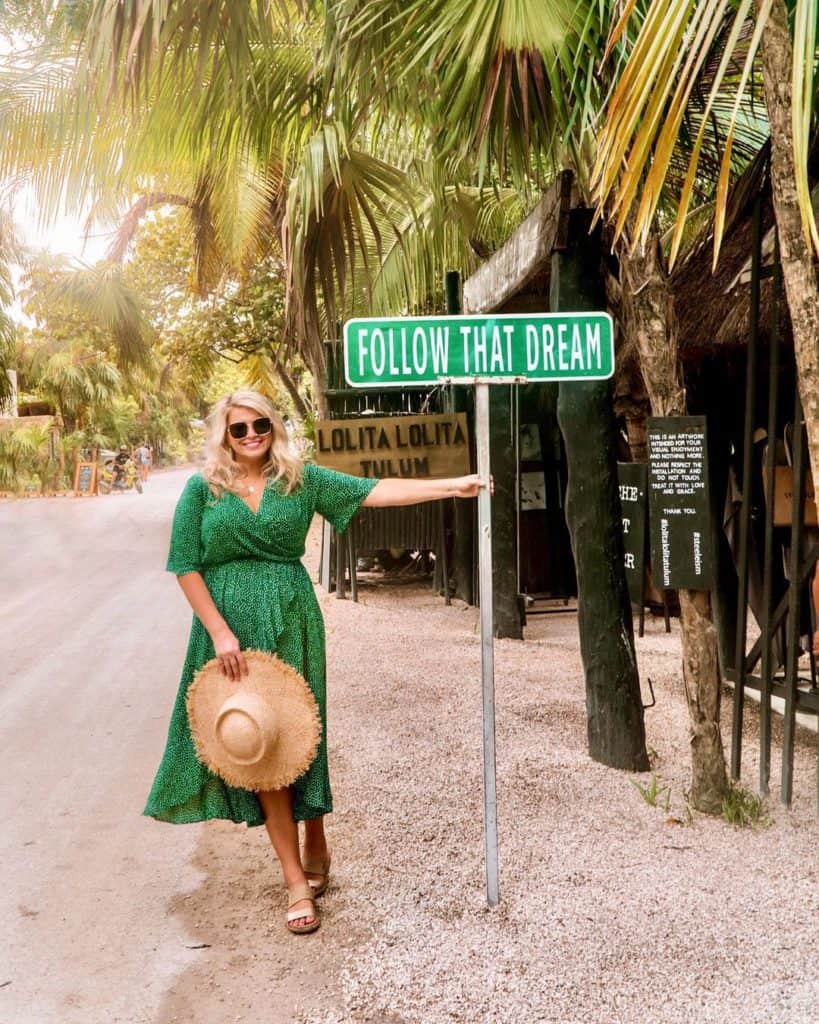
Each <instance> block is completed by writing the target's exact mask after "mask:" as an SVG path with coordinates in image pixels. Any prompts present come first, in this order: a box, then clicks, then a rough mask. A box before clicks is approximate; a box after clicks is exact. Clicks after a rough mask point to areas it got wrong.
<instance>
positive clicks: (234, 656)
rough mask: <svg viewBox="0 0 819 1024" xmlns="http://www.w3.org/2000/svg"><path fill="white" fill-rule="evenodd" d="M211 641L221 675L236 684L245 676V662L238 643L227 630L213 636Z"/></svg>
mask: <svg viewBox="0 0 819 1024" xmlns="http://www.w3.org/2000/svg"><path fill="white" fill-rule="evenodd" d="M211 639H212V640H213V650H214V653H215V654H216V657H217V659H218V661H219V668H220V669H221V670H222V673H223V675H226V676H227V677H228V679H230V680H232V681H233V682H234V683H238V682H239V680H240V679H241V678H242V676H246V675H247V662H246V661H245V656H244V654H242V649H241V647H240V646H239V641H238V640H237V639H236V637H235V636H234V635H233V633H231V631H230V630H229V629H226V630H224V632H219V633H215V634H213V636H212V637H211Z"/></svg>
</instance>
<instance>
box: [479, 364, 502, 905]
mask: <svg viewBox="0 0 819 1024" xmlns="http://www.w3.org/2000/svg"><path fill="white" fill-rule="evenodd" d="M475 442H476V447H477V452H478V475H479V476H480V477H481V479H482V480H485V481H486V487H482V488H481V490H480V493H479V494H478V562H479V579H480V602H481V689H482V694H483V804H484V835H485V841H486V902H487V903H488V904H489V906H490V907H495V906H497V904H498V901H499V900H500V887H499V880H498V797H497V787H496V784H495V650H494V632H495V631H494V623H493V617H492V601H493V595H492V506H491V496H490V493H489V478H490V473H491V467H490V461H489V384H486V383H478V382H476V383H475Z"/></svg>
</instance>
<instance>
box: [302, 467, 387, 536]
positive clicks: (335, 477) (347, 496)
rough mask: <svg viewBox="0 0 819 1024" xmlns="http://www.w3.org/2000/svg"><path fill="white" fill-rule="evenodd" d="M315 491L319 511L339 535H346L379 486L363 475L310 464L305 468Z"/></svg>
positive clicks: (374, 480) (317, 510)
mask: <svg viewBox="0 0 819 1024" xmlns="http://www.w3.org/2000/svg"><path fill="white" fill-rule="evenodd" d="M305 472H306V473H307V474H308V483H309V486H310V487H311V488H312V490H313V495H314V500H315V508H316V512H318V514H319V515H320V516H323V517H324V518H325V519H326V520H327V522H328V523H330V524H331V525H332V526H333V527H334V528H335V529H336V530H338V532H339V533H344V531H345V530H346V529H347V527H348V526H349V525H350V520H351V519H352V518H353V516H354V515H355V514H356V512H357V511H358V510H359V508H360V507H361V503H362V501H364V499H365V498H366V497H367V495H368V494H369V493H370V491H371V490H372V489H373V488H374V487H375V485H376V484H377V483H378V480H376V479H372V478H369V477H363V476H350V474H349V473H338V472H337V471H336V470H334V469H324V467H323V466H316V465H313V464H310V465H308V466H305Z"/></svg>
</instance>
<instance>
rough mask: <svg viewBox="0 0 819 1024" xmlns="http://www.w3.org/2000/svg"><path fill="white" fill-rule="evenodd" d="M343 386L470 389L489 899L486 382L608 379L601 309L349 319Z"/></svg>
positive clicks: (491, 779)
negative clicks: (477, 483) (475, 458)
mask: <svg viewBox="0 0 819 1024" xmlns="http://www.w3.org/2000/svg"><path fill="white" fill-rule="evenodd" d="M344 367H345V375H346V378H347V383H348V384H350V385H351V387H358V388H367V387H370V388H374V387H377V388H384V387H402V386H406V385H407V384H415V385H417V384H430V385H434V384H466V385H469V386H470V387H474V388H475V445H476V448H477V454H478V467H477V468H478V475H479V476H480V477H481V479H482V480H483V481H484V482H485V484H486V486H485V487H482V488H481V490H480V492H479V493H478V575H479V582H480V602H481V612H480V624H481V691H482V705H483V796H484V838H485V849H486V902H487V903H488V904H489V906H490V907H494V906H497V904H498V902H499V900H500V885H499V871H498V798H497V787H496V778H495V650H494V623H493V616H492V604H493V592H492V505H491V494H490V490H489V480H490V474H491V464H490V457H489V387H490V385H492V384H506V385H508V384H525V383H526V382H527V381H530V380H540V381H545V380H566V379H569V380H604V379H606V378H608V377H610V376H611V375H612V373H613V372H614V337H613V329H612V321H611V317H610V316H609V315H608V314H607V313H543V314H531V315H529V314H498V315H497V316H448V317H442V318H434V317H433V318H431V317H412V318H411V317H402V318H395V319H375V318H372V319H360V320H350V321H348V322H347V323H346V324H345V325H344Z"/></svg>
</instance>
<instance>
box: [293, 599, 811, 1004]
mask: <svg viewBox="0 0 819 1024" xmlns="http://www.w3.org/2000/svg"><path fill="white" fill-rule="evenodd" d="M324 608H325V612H326V617H327V623H328V647H329V651H330V658H331V665H332V680H333V699H332V734H331V735H332V737H333V757H332V761H333V764H334V768H335V778H336V780H337V781H336V798H337V804H338V807H339V808H340V810H339V812H338V813H337V814H336V815H335V816H334V824H333V844H334V847H335V851H336V866H335V876H334V877H335V887H334V890H333V891H332V892H331V894H330V897H329V899H328V902H327V904H326V910H327V911H329V912H326V914H325V926H324V929H323V937H324V941H328V940H330V936H331V935H333V936H335V935H338V934H339V933H343V932H344V931H345V930H346V929H347V928H348V927H349V926H350V925H351V924H352V923H356V924H357V925H358V926H359V927H361V926H363V932H362V934H361V936H360V937H359V939H358V940H357V941H356V942H355V944H354V946H353V947H352V948H351V949H350V951H349V954H348V955H346V956H345V957H344V958H343V961H342V963H341V964H340V989H341V994H342V999H343V1005H342V1008H340V1009H333V1010H331V1011H321V1012H312V1013H306V1014H304V1015H303V1016H302V1017H301V1018H300V1020H301V1021H303V1022H304V1024H342V1022H344V1024H348V1022H350V1024H353V1022H356V1024H359V1022H360V1024H364V1022H372V1024H375V1022H384V1024H399V1022H401V1024H404V1022H406V1024H410V1022H419V1021H420V1022H424V1024H450V1022H453V1024H454V1022H466V1021H486V1022H496V1024H505V1022H507V1021H508V1022H512V1021H515V1022H518V1021H550V1022H551V1021H554V1022H561V1024H569V1022H578V1024H580V1022H582V1024H591V1022H594V1024H608V1022H612V1024H615V1022H619V1024H631V1022H634V1024H637V1022H640V1024H643V1022H646V1021H650V1022H652V1024H655V1022H656V1024H672V1022H678V1021H679V1022H683V1021H684V1022H691V1021H697V1022H701V1024H710V1022H714V1024H726V1022H733V1021H736V1022H740V1021H742V1022H744V1024H750V1022H754V1024H756V1022H763V1021H764V1022H782V1024H785V1022H788V1024H808V1022H815V1021H816V1020H817V1019H818V1018H819V1011H817V1005H819V982H818V981H817V980H816V976H815V972H814V973H813V974H811V971H810V969H808V971H807V972H806V971H805V965H806V964H807V963H808V962H809V960H810V957H811V956H812V953H813V951H814V950H815V946H816V938H817V931H816V920H817V917H816V914H817V910H819V888H817V881H819V863H818V862H817V855H816V846H817V835H819V828H818V827H817V821H816V818H815V816H814V811H813V805H812V793H813V787H814V785H815V774H814V773H815V764H816V762H815V737H813V736H811V735H810V734H807V733H806V734H802V736H801V743H800V749H799V752H798V755H797V764H796V769H795V772H796V780H797V781H796V797H795V801H794V806H793V809H792V810H791V811H790V812H788V811H785V810H782V809H780V808H779V807H778V806H777V805H776V804H775V802H771V803H770V806H769V807H768V809H767V810H768V814H769V816H770V824H769V825H767V826H766V827H758V828H756V829H747V828H746V829H737V828H733V827H731V826H729V825H727V824H725V823H724V822H723V821H721V820H720V821H714V820H709V819H707V818H705V817H703V816H700V815H694V816H693V818H692V817H691V816H689V815H688V814H687V812H686V804H685V799H684V791H685V787H686V783H687V756H688V752H687V727H686V722H687V712H686V708H685V704H684V700H683V697H682V693H681V685H680V681H679V638H678V634H677V633H676V632H675V633H672V634H671V635H670V636H666V635H665V634H664V633H663V632H662V628H663V627H662V622H661V621H659V622H657V623H652V624H649V627H648V630H649V631H648V634H647V636H646V637H645V638H644V639H643V640H641V641H639V657H640V663H641V664H640V667H641V672H642V675H643V677H645V676H646V675H650V676H651V678H652V681H653V683H654V687H655V692H656V694H657V707H656V708H653V709H651V710H650V711H649V712H648V713H647V717H646V726H647V733H648V744H649V747H650V748H651V749H652V751H653V759H654V764H655V767H654V773H655V774H656V775H657V776H658V778H659V779H660V780H661V782H662V785H664V786H666V787H668V790H669V794H668V796H669V801H670V802H669V806H668V810H666V809H665V808H664V807H661V806H649V805H648V804H647V803H646V801H645V800H644V799H643V797H642V796H641V795H640V793H639V792H638V791H637V789H636V788H635V786H634V785H633V784H632V781H633V780H634V779H635V778H636V777H634V776H629V775H628V774H626V773H622V772H617V771H613V770H610V769H606V768H604V767H602V766H600V765H598V764H596V763H594V762H592V761H591V760H590V759H589V758H588V757H587V755H586V752H585V742H584V741H585V714H584V702H583V683H582V674H581V668H580V662H579V657H578V652H577V643H576V623H575V620H574V616H573V615H560V616H549V617H544V618H541V619H539V620H534V622H535V624H534V625H533V627H532V628H531V629H530V630H529V634H530V635H529V636H528V637H527V640H526V642H525V643H518V642H514V641H501V642H498V643H497V645H496V691H497V693H496V700H497V747H498V803H499V823H500V824H499V828H500V863H501V897H502V902H501V905H500V906H499V907H498V908H496V909H489V908H487V907H486V905H485V898H484V879H483V856H482V797H481V746H480V742H481V741H480V737H481V720H480V676H479V672H480V669H479V665H480V651H479V641H478V635H477V632H476V616H475V612H474V610H473V609H466V608H463V607H452V608H445V607H444V606H443V605H442V602H440V601H438V600H435V599H433V598H432V597H431V596H430V595H429V593H428V591H427V590H426V589H425V588H421V587H418V588H416V589H414V590H412V591H408V590H407V589H403V590H402V592H401V594H400V596H399V595H396V594H395V593H390V592H387V591H384V590H376V591H374V592H370V593H365V594H364V596H363V598H362V601H361V603H360V604H359V605H353V604H352V603H349V602H339V601H336V600H334V599H330V598H326V599H324ZM724 714H725V718H726V721H728V720H729V715H730V706H728V707H726V708H725V711H724ZM750 717H751V719H752V721H751V723H750V724H749V727H748V729H747V731H746V737H745V745H746V764H745V765H744V768H743V774H744V777H745V779H746V780H747V781H748V782H749V783H750V781H751V780H753V779H754V777H755V775H754V772H755V768H756V765H755V761H754V758H755V754H756V747H755V737H756V734H757V728H756V722H754V721H753V719H754V717H755V716H754V713H753V712H752V713H751V716H750ZM775 742H776V740H775ZM776 767H778V766H775V768H776ZM649 780H650V776H649V777H648V778H646V777H643V780H642V781H643V782H647V781H649ZM661 803H663V804H664V803H665V797H663V799H662V801H661ZM330 941H332V940H330ZM806 973H807V974H808V977H807V978H806V977H805V975H806Z"/></svg>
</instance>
